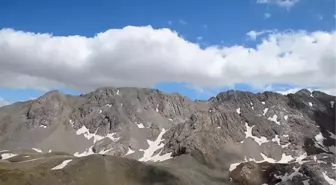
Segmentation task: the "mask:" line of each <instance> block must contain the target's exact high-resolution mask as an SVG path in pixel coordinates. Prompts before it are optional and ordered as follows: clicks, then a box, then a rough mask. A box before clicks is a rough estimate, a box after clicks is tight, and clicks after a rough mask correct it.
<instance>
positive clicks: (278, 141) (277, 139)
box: [272, 135, 280, 145]
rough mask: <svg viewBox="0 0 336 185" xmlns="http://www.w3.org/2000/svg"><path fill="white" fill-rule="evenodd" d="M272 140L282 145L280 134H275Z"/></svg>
mask: <svg viewBox="0 0 336 185" xmlns="http://www.w3.org/2000/svg"><path fill="white" fill-rule="evenodd" d="M272 142H276V143H278V145H280V138H279V136H278V135H275V138H273V139H272Z"/></svg>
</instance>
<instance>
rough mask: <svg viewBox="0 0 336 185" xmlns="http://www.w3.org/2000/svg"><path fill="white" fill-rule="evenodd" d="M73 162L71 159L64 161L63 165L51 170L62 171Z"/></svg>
mask: <svg viewBox="0 0 336 185" xmlns="http://www.w3.org/2000/svg"><path fill="white" fill-rule="evenodd" d="M71 161H72V159H69V160H65V161H63V162H62V163H61V164H59V165H57V166H55V167H53V168H51V170H60V169H63V168H64V167H66V166H67V165H68V164H69V163H70V162H71Z"/></svg>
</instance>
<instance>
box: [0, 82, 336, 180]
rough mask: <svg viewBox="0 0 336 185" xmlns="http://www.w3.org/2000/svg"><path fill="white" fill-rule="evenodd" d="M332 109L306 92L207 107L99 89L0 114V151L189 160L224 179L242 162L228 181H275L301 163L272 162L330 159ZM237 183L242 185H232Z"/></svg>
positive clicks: (215, 101) (323, 97)
mask: <svg viewBox="0 0 336 185" xmlns="http://www.w3.org/2000/svg"><path fill="white" fill-rule="evenodd" d="M333 102H335V96H330V95H327V94H325V93H321V92H318V91H313V92H312V93H311V92H309V91H308V90H306V89H303V90H301V91H299V92H297V93H294V94H288V95H282V94H279V93H275V92H270V91H267V92H263V93H251V92H244V91H233V90H229V91H226V92H222V93H219V94H218V95H217V96H215V97H212V98H210V99H209V100H208V101H192V100H190V99H188V98H186V97H183V96H181V95H178V94H166V93H163V92H161V91H159V90H156V89H147V88H110V87H104V88H99V89H97V90H95V91H93V92H90V93H87V94H83V95H80V96H70V95H64V94H63V93H61V92H59V91H51V92H49V93H46V94H45V95H43V96H41V97H40V98H37V99H35V100H32V101H28V102H25V103H19V104H13V105H10V106H7V107H5V108H0V132H1V136H0V148H1V149H6V150H18V149H22V148H25V149H32V148H35V149H38V150H39V151H40V150H41V151H42V152H47V151H50V150H52V151H62V152H67V153H70V154H72V155H74V156H76V157H79V158H81V157H83V156H87V155H92V154H101V155H112V156H119V157H123V158H128V159H136V160H139V161H142V162H161V161H164V162H163V164H168V165H171V164H174V165H176V164H177V163H181V161H179V162H174V161H176V160H180V159H181V158H184V157H185V156H191V157H192V158H194V159H195V160H191V161H192V162H191V161H190V160H189V159H188V161H189V162H190V163H191V164H186V165H188V166H192V167H194V166H198V167H197V169H199V168H202V169H203V168H205V169H207V170H210V169H211V170H212V172H208V171H207V172H206V173H211V174H213V173H217V172H218V173H220V174H222V175H223V174H225V173H227V174H229V172H231V171H232V168H233V166H234V164H235V163H238V164H240V163H242V167H241V168H240V167H239V168H238V167H237V168H236V169H237V170H238V171H237V170H236V171H235V172H234V173H232V177H234V178H235V179H236V178H238V177H239V178H240V179H242V178H247V177H245V176H244V177H243V176H241V175H239V174H241V173H245V172H246V173H247V172H248V171H246V170H250V171H251V170H252V168H250V167H253V170H254V171H256V172H257V171H260V169H263V168H264V167H265V168H266V167H267V169H269V170H271V171H272V170H274V169H281V170H282V171H283V172H284V173H280V174H278V175H282V176H283V175H284V174H286V172H288V173H289V172H290V173H292V170H290V169H289V168H293V166H295V167H297V165H301V164H300V163H302V162H300V163H298V164H294V163H293V165H288V166H287V167H279V166H277V164H278V163H286V164H287V163H289V162H290V161H291V160H296V159H297V158H300V157H301V158H305V157H307V156H308V155H310V156H311V158H314V157H313V156H312V155H322V154H328V155H334V154H335V144H334V143H335V139H336V136H335V124H334V123H335V107H334V104H333ZM13 135H17V136H19V137H13ZM302 156H303V157H302ZM300 160H301V159H300ZM307 160H308V159H307ZM309 160H311V159H310V158H309ZM251 161H254V163H252V162H251ZM260 161H263V162H267V163H269V165H265V166H263V165H260V164H261V163H260ZM183 162H184V161H183ZM244 162H247V163H246V164H244ZM273 164H274V165H273ZM314 164H315V163H314ZM318 164H319V163H318ZM318 164H317V165H318ZM328 164H329V163H328ZM199 165H200V166H202V167H200V166H199ZM330 165H331V164H330ZM302 168H303V167H302ZM321 169H322V167H321ZM323 169H326V168H323ZM294 172H295V170H294ZM253 173H254V172H253ZM272 173H273V172H272ZM320 175H322V174H320ZM201 176H202V175H201ZM202 177H203V176H202ZM328 177H329V176H328ZM258 178H259V177H258ZM226 179H229V178H228V177H227V178H226ZM276 179H277V178H276ZM276 179H269V180H267V179H266V180H265V179H263V178H261V177H260V179H259V180H258V182H261V181H263V182H268V183H270V184H272V183H273V184H275V183H278V182H280V181H278V180H276ZM278 179H279V178H278ZM303 180H304V179H303ZM282 181H285V180H282ZM301 181H302V180H301ZM207 182H208V181H207ZM242 182H244V183H245V182H247V181H240V180H237V179H236V180H235V183H238V184H239V183H240V184H241V183H242ZM249 182H250V181H249ZM251 182H252V181H251ZM250 184H251V183H250ZM250 184H248V185H250ZM252 184H253V183H252Z"/></svg>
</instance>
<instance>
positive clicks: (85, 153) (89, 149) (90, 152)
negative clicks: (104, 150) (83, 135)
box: [74, 146, 95, 157]
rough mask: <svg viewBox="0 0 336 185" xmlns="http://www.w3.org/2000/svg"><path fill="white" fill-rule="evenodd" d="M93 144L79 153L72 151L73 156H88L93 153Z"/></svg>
mask: <svg viewBox="0 0 336 185" xmlns="http://www.w3.org/2000/svg"><path fill="white" fill-rule="evenodd" d="M92 148H93V146H91V147H90V148H87V149H86V150H85V151H84V152H82V153H79V152H76V153H74V156H76V157H83V156H88V155H92V154H95V153H94V152H93V150H92Z"/></svg>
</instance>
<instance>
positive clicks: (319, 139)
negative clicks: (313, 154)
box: [315, 132, 325, 147]
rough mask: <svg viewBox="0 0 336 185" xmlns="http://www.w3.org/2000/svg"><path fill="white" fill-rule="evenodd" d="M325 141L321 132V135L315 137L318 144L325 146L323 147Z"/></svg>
mask: <svg viewBox="0 0 336 185" xmlns="http://www.w3.org/2000/svg"><path fill="white" fill-rule="evenodd" d="M324 139H325V138H324V137H323V135H322V133H321V132H319V133H318V134H317V135H316V136H315V140H316V141H317V143H318V144H319V145H321V146H323V147H324V145H323V140H324Z"/></svg>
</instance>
